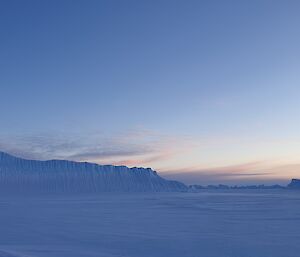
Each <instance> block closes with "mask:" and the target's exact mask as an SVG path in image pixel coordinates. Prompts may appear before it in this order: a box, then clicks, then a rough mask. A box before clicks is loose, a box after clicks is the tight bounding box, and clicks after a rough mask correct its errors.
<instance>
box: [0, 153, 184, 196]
mask: <svg viewBox="0 0 300 257" xmlns="http://www.w3.org/2000/svg"><path fill="white" fill-rule="evenodd" d="M3 191H4V192H10V191H13V192H31V191H41V192H118V191H119V192H170V191H187V187H186V186H185V185H184V184H183V183H180V182H177V181H169V180H166V179H163V178H162V177H160V176H159V175H158V174H157V173H156V172H155V171H153V170H152V169H150V168H147V169H144V168H128V167H125V166H112V165H98V164H94V163H87V162H73V161H65V160H51V161H35V160H25V159H21V158H17V157H14V156H12V155H9V154H7V153H4V152H0V192H3Z"/></svg>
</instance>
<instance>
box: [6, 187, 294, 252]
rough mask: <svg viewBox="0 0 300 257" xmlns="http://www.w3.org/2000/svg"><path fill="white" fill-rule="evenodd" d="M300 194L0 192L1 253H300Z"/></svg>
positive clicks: (264, 192)
mask: <svg viewBox="0 0 300 257" xmlns="http://www.w3.org/2000/svg"><path fill="white" fill-rule="evenodd" d="M299 231H300V191H289V190H278V191H271V190H270V191H269V190H263V191H259V190H253V191H251V190H250V191H246V190H241V191H239V190H236V191H230V190H229V191H225V192H221V191H210V192H209V191H203V192H201V193H127V194H117V193H110V194H109V193H106V194H93V195H91V194H90V195H66V194H65V195H52V196H50V195H48V196H39V197H38V196H25V195H23V196H8V195H1V196H0V257H17V256H19V257H21V256H22V257H25V256H28V257H49V256H51V257H79V256H80V257H92V256H93V257H102V256H103V257H112V256H114V257H116V256H118V257H119V256H123V257H169V256H170V257H299V256H300V232H299Z"/></svg>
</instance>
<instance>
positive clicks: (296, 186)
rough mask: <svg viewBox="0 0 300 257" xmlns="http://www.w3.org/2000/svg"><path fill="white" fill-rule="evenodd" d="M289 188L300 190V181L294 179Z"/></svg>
mask: <svg viewBox="0 0 300 257" xmlns="http://www.w3.org/2000/svg"><path fill="white" fill-rule="evenodd" d="M288 188H291V189H300V179H292V181H291V183H290V184H288Z"/></svg>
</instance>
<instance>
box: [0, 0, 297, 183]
mask: <svg viewBox="0 0 300 257" xmlns="http://www.w3.org/2000/svg"><path fill="white" fill-rule="evenodd" d="M299 11H300V2H299V1H289V0H287V1H276V0H274V1H268V0H257V1H256V0H251V1H250V0H249V1H247V0H243V1H231V0H228V1H221V0H220V1H193V0H181V1H176V0H159V1H158V0H157V1H156V0H153V1H133V0H128V1H121V0H119V1H118V0H114V1H109V0H107V1H106V0H102V1H101V0H100V1H93V0H89V1H83V0H81V1H68V0H63V1H58V0H51V1H50V0H45V1H39V0H36V1H32V0H28V1H21V0H20V1H16V0H12V1H8V0H4V1H1V3H0V33H1V34H0V35H1V36H0V72H1V76H0V127H1V130H0V150H1V151H5V152H9V153H11V154H15V155H17V156H20V157H24V158H30V159H39V160H46V159H69V160H74V161H91V162H96V163H99V164H114V165H127V166H129V167H133V166H141V167H151V168H153V169H155V170H157V171H158V172H159V173H160V174H161V175H162V176H164V177H166V178H171V179H178V180H181V181H183V182H186V183H189V184H192V183H198V184H218V183H223V184H224V183H225V184H254V183H255V184H257V183H264V184H273V183H283V184H284V183H286V182H287V181H288V180H289V179H291V178H293V177H300V133H299V131H300V118H299V110H300V75H299V74H300V73H299V71H300V31H299V30H300V29H299V28H300V15H299Z"/></svg>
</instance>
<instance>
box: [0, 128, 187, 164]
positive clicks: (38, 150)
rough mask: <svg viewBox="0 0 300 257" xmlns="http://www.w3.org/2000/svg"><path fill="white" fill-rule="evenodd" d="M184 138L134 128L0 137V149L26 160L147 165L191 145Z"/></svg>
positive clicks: (164, 158)
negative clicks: (82, 133)
mask: <svg viewBox="0 0 300 257" xmlns="http://www.w3.org/2000/svg"><path fill="white" fill-rule="evenodd" d="M192 144H193V143H192V140H191V139H190V138H188V137H178V136H176V137H175V136H174V137H172V136H169V135H164V134H161V133H158V132H156V131H151V130H146V129H138V130H131V131H127V132H122V133H120V134H116V135H113V136H112V135H111V136H107V135H102V134H101V133H94V134H89V135H86V136H82V135H80V136H79V135H70V134H69V135H65V134H55V135H54V134H44V135H22V136H14V137H0V150H2V151H7V152H9V153H11V154H15V155H17V156H20V157H23V158H29V159H40V160H46V159H69V160H75V161H92V162H97V163H101V164H115V165H128V166H137V165H140V166H144V165H147V166H151V164H152V163H153V162H159V161H162V160H166V159H168V158H170V157H172V156H174V155H176V154H178V153H179V152H181V151H185V150H186V149H187V148H189V147H190V146H191V145H192Z"/></svg>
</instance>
